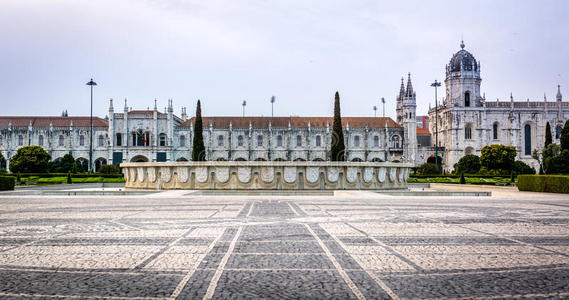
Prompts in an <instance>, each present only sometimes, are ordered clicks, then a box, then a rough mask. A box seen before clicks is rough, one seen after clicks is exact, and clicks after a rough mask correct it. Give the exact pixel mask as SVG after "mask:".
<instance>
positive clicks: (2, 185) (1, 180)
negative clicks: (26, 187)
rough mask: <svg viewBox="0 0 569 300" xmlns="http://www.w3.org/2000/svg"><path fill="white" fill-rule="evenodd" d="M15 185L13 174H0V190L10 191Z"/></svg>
mask: <svg viewBox="0 0 569 300" xmlns="http://www.w3.org/2000/svg"><path fill="white" fill-rule="evenodd" d="M15 185H16V178H14V177H13V176H0V191H11V190H13V189H14V186H15Z"/></svg>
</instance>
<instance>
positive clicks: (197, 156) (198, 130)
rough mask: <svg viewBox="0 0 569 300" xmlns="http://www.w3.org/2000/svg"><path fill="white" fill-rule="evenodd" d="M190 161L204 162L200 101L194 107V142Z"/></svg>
mask: <svg viewBox="0 0 569 300" xmlns="http://www.w3.org/2000/svg"><path fill="white" fill-rule="evenodd" d="M192 161H205V146H204V143H203V125H202V106H201V103H200V100H198V105H197V107H196V119H195V121H194V140H193V146H192Z"/></svg>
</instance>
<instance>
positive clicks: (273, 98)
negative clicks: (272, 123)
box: [271, 96, 275, 118]
mask: <svg viewBox="0 0 569 300" xmlns="http://www.w3.org/2000/svg"><path fill="white" fill-rule="evenodd" d="M274 104H275V96H272V97H271V118H272V117H274V116H275V115H274V114H273V112H274V111H273V105H274Z"/></svg>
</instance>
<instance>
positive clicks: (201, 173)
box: [194, 167, 208, 183]
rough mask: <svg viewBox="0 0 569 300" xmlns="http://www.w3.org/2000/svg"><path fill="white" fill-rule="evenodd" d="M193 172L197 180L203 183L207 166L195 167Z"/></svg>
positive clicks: (205, 178)
mask: <svg viewBox="0 0 569 300" xmlns="http://www.w3.org/2000/svg"><path fill="white" fill-rule="evenodd" d="M194 172H195V173H196V180H197V181H198V182H201V183H204V182H206V181H207V177H208V176H207V167H196V168H195V171H194Z"/></svg>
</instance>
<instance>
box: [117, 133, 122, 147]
mask: <svg viewBox="0 0 569 300" xmlns="http://www.w3.org/2000/svg"><path fill="white" fill-rule="evenodd" d="M117 146H122V134H120V133H117Z"/></svg>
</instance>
